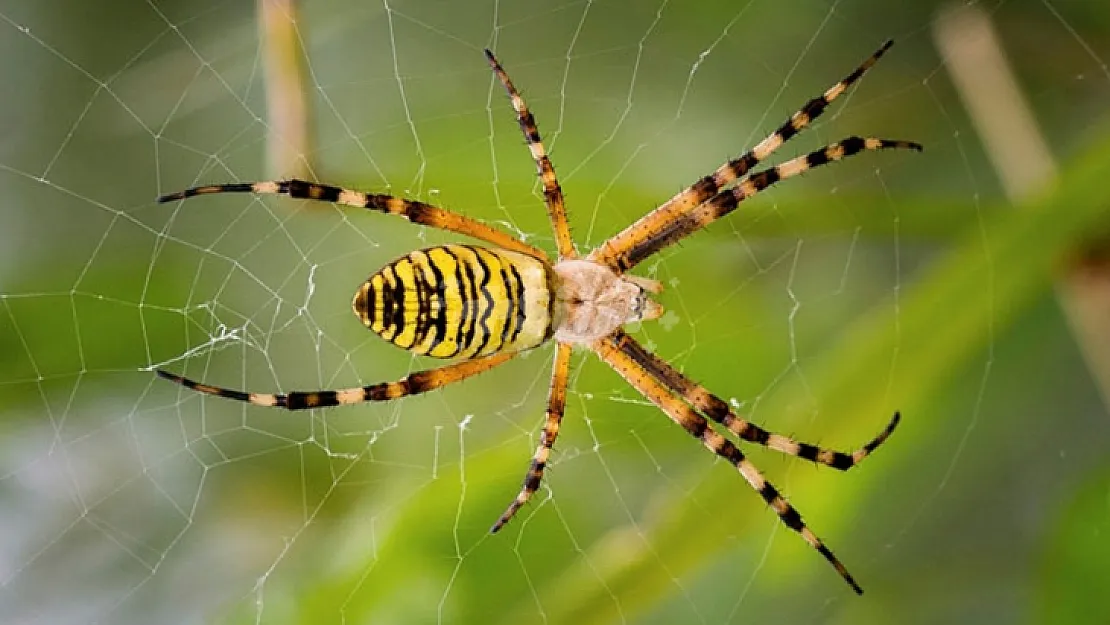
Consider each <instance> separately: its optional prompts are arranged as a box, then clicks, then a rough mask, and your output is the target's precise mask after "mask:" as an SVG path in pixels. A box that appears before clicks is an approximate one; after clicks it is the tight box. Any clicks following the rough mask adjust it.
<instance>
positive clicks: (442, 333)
mask: <svg viewBox="0 0 1110 625" xmlns="http://www.w3.org/2000/svg"><path fill="white" fill-rule="evenodd" d="M433 249H440V250H442V249H443V248H442V247H440V248H433ZM428 251H429V252H431V251H432V250H428ZM428 266H429V267H431V268H432V289H433V292H434V293H435V295H436V297H437V300H436V303H437V304H438V307H439V310H438V311H437V312H438V313H439V314H437V315H436V317H435V319H434V320H432V321H431V322H430V325H431V326H432V327H434V328H435V330H436V336H435V338H434V339H433V340H432V343H431V345H430V346H429V347H428V351H429V352H430V351H432V350H433V349H435V348H436V347H437V346H439V344H440V343H442V342H443V339H444V338H445V337H446V336H447V285H446V284H445V283H444V281H443V271H441V270H440V268H439V265H438V264H436V262H435V261H434V260H433V259H432V256H431V254H430V253H429V254H428Z"/></svg>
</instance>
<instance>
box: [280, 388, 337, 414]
mask: <svg viewBox="0 0 1110 625" xmlns="http://www.w3.org/2000/svg"><path fill="white" fill-rule="evenodd" d="M338 405H339V399H338V397H337V396H336V393H335V391H317V392H315V393H289V394H288V395H286V397H285V403H284V407H285V408H288V409H289V410H304V409H306V408H327V407H329V406H338Z"/></svg>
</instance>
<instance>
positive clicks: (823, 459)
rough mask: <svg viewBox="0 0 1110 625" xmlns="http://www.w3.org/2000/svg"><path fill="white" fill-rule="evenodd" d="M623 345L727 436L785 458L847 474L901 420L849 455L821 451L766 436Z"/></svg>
mask: <svg viewBox="0 0 1110 625" xmlns="http://www.w3.org/2000/svg"><path fill="white" fill-rule="evenodd" d="M624 341H625V343H624V351H625V353H627V354H629V356H630V357H632V358H633V359H634V360H635V361H636V362H637V363H639V365H640V366H641V367H642V368H643V369H644V370H645V371H646V372H647V373H648V374H650V375H651V377H653V378H655V379H656V380H658V381H659V382H660V383H662V384H663V385H664V386H666V387H667V388H669V389H670V390H671V392H673V393H675V394H677V395H679V396H681V397H682V398H683V399H684V400H686V402H687V403H689V404H690V405H691V406H693V407H694V409H695V410H697V411H698V412H701V413H702V414H704V415H705V416H707V417H709V418H710V419H712V420H713V421H714V422H716V423H720V424H721V425H723V426H725V427H726V428H728V430H729V431H730V432H732V433H733V434H735V435H736V436H737V437H739V438H740V439H741V440H745V441H748V442H751V443H755V444H757V445H762V446H764V447H768V448H770V449H774V450H775V451H780V452H782V453H784V454H789V455H791V456H797V457H799V458H803V459H805V460H810V461H812V462H817V463H820V464H823V465H826V466H830V467H832V468H834V469H840V470H841V471H847V470H848V469H851V468H852V467H854V466H856V465H857V464H859V463H860V462H863V459H864V458H866V457H867V456H869V455H870V454H871V452H872V451H874V450H875V448H876V447H878V446H879V445H881V444H883V442H884V441H886V439H887V438H889V437H890V434H891V432H893V431H894V428H895V427H897V425H898V422H899V420H901V416H900V414H899V413H897V412H895V413H894V418H893V419H891V420H890V423H888V424H887V426H886V428H884V429H883V431H882V432H880V433H879V435H878V436H876V437H875V438H873V439H871V440H870V441H869V442H868V443H867V444H866V445H864V446H863V447H861V448H859V449H857V450H856V451H854V452H852V453H850V454H847V453H844V452H840V451H835V450H832V449H823V448H821V447H817V446H816V445H811V444H809V443H802V442H799V441H796V440H794V439H792V438H789V437H786V436H783V435H781V434H775V433H773V432H768V431H767V430H764V429H763V428H761V427H760V426H758V425H756V424H754V423H752V422H750V421H748V420H747V419H744V418H743V417H739V416H737V415H736V414H735V413H734V412H732V409H731V408H730V407H729V405H728V403H726V402H725V401H724V400H722V399H721V398H720V397H717V396H716V395H714V394H712V393H710V392H709V391H708V390H707V389H706V388H705V387H704V386H701V385H700V384H698V383H697V382H694V381H693V380H691V379H690V378H688V377H686V376H685V375H683V374H682V372H680V371H678V370H677V369H675V368H674V367H672V366H671V365H670V364H668V363H667V362H665V361H664V360H663V359H661V358H659V357H658V356H656V355H655V354H653V353H651V352H649V351H648V350H646V349H644V348H643V346H642V345H640V344H639V343H638V342H637V341H636V340H634V339H633V338H632V337H630V336H627V335H626V336H625V337H624Z"/></svg>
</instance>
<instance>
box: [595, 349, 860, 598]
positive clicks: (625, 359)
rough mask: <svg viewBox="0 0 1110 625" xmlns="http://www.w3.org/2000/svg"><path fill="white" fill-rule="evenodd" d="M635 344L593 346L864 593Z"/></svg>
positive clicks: (794, 512) (756, 471)
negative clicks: (656, 372) (728, 465)
mask: <svg viewBox="0 0 1110 625" xmlns="http://www.w3.org/2000/svg"><path fill="white" fill-rule="evenodd" d="M633 345H634V342H633V341H632V339H631V338H630V337H629V336H628V335H626V334H624V333H623V332H622V331H620V330H617V331H616V332H614V333H613V334H611V335H610V336H608V337H606V338H604V339H600V340H598V341H597V342H595V343H594V344H592V345H591V348H592V349H593V350H594V351H595V352H597V354H598V356H600V357H601V359H602V360H604V361H605V362H606V363H608V364H609V366H610V367H612V368H613V369H614V370H615V371H616V372H617V373H619V374H620V375H621V377H623V378H624V379H625V380H627V381H628V383H629V384H631V385H632V386H633V387H634V388H635V389H636V390H638V391H639V392H640V393H641V394H642V395H643V396H644V397H646V398H647V399H648V400H650V401H651V402H652V403H653V404H655V405H656V406H658V407H659V408H660V409H661V410H663V412H665V413H667V416H669V417H670V418H671V420H673V421H674V422H675V423H677V424H678V425H680V426H682V428H683V429H684V430H686V431H687V432H688V433H689V434H690V435H691V436H693V437H694V438H696V439H698V440H700V441H701V443H702V445H704V446H705V447H706V448H707V449H709V450H710V451H712V452H713V453H715V454H717V455H718V456H720V457H721V458H724V459H725V460H727V461H728V462H729V463H731V464H732V465H733V466H734V467H736V470H737V471H739V472H740V475H742V476H743V477H744V479H745V480H747V482H748V484H750V485H751V487H752V488H754V489H755V490H756V492H758V493H759V495H760V496H761V497H762V498H763V500H764V501H766V502H767V505H769V506H771V508H773V509H774V510H775V513H776V514H778V515H779V519H781V520H782V522H783V524H785V525H786V526H787V527H789V528H790V529H792V530H794V531H795V532H798V533H799V534H801V535H802V538H804V539H805V541H806V542H807V543H809V544H810V545H811V546H812V547H813V548H814V549H816V550H817V551H818V552H819V553H820V554H821V555H822V556H824V557H825V559H826V560H828V561H829V563H830V564H832V566H833V568H835V569H836V572H837V573H839V574H840V576H841V577H842V578H844V581H846V582H847V583H848V585H849V586H851V587H852V590H854V591H855V592H856V593H858V594H863V589H861V588H860V587H859V584H857V583H856V581H855V580H854V579H852V576H851V575H850V574H849V573H848V570H847V569H846V568H845V567H844V565H843V564H841V563H840V560H837V558H836V556H835V555H833V552H832V551H830V550H829V548H828V547H826V546H825V543H823V542H821V539H820V538H818V537H817V535H816V534H814V533H813V531H812V530H810V529H809V527H808V526H806V524H805V522H804V521H802V516H801V514H799V513H798V511H797V510H796V509H794V507H793V506H791V505H790V503H789V502H787V501H786V499H784V498H783V496H782V495H780V494H779V492H778V490H777V489H776V488H775V487H774V486H772V485H771V483H770V482H768V481H767V479H766V478H764V477H763V474H762V473H760V471H759V469H757V468H756V467H755V465H754V464H752V462H751V461H750V460H748V459H747V457H746V456H745V455H744V452H742V451H740V449H739V448H738V447H736V445H734V444H733V443H732V442H731V441H729V440H728V439H727V438H725V437H724V436H722V435H720V434H719V433H717V432H716V431H715V430H714V429H713V428H712V427H710V425H709V422H708V421H706V420H705V417H702V416H701V415H699V414H698V413H696V412H694V410H693V409H691V408H690V406H688V405H686V403H685V402H683V401H682V400H681V399H679V398H678V397H676V396H675V395H674V394H673V393H672V392H671V391H670V390H669V389H668V388H667V387H666V386H665V385H664V384H662V383H661V382H660V381H659V380H657V379H656V378H655V376H654V375H653V373H652V371H651V369H650V368H649V366H650V363H645V362H641V361H640V360H639V359H638V356H639V351H638V350H637V349H635V348H634V347H633Z"/></svg>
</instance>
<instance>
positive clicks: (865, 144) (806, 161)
mask: <svg viewBox="0 0 1110 625" xmlns="http://www.w3.org/2000/svg"><path fill="white" fill-rule="evenodd" d="M886 149H908V150H915V151H917V152H920V151H922V150H923V149H924V148H922V147H921V144H919V143H915V142H913V141H896V140H891V139H875V138H873V137H868V138H863V137H848V138H847V139H843V140H841V141H838V142H836V143H833V144H830V145H827V146H825V147H823V148H821V149H820V150H815V151H813V152H810V153H809V154H806V155H805V156H799V157H797V158H793V159H790V160H789V161H786V162H785V163H782V164H780V165H777V166H775V167H772V168H770V169H764V170H762V171H757V172H755V173H753V174H751V175H749V176H748V177H747V178H744V179H743V180H741V181H740V183H739V184H737V185H736V186H735V187H733V188H731V189H726V190H724V191H721V192H720V193H718V194H717V195H715V196H713V197H712V198H711V199H710V200H708V201H706V202H704V203H702V204H701V205H699V206H698V207H696V208H694V209H693V210H691V211H689V212H687V213H684V214H682V215H679V216H678V217H676V218H675V219H674V220H673V221H671V222H669V223H667V224H666V225H665V226H664V227H663V228H662V229H660V230H658V231H657V232H655V233H654V234H652V235H651V236H648V237H646V238H644V239H640V240H638V241H635V242H633V243H632V245H631V246H630V247H629V248H628V249H626V250H624V251H622V252H621V253H620V254H619V255H618V257H617V262H618V264H620V265H621V266H629V267H632V266H635V265H636V264H637V263H639V262H640V261H642V260H644V259H645V258H647V257H649V256H651V255H652V254H655V253H656V252H658V251H660V250H662V249H664V248H666V247H668V246H670V245H672V244H674V243H677V242H678V241H680V240H682V239H684V238H686V237H687V236H689V235H691V234H693V233H694V232H697V231H698V230H701V229H702V228H704V227H706V226H708V225H709V224H711V223H713V222H714V221H716V220H717V219H719V218H721V217H723V216H725V215H727V214H729V213H731V212H732V211H733V210H735V209H736V206H737V205H738V204H739V203H740V202H742V201H744V200H746V199H748V198H749V197H751V196H753V195H755V194H756V193H759V192H760V191H762V190H764V189H766V188H767V187H770V186H771V185H773V184H775V183H777V182H780V181H783V180H786V179H787V178H793V177H794V176H797V175H799V174H801V173H804V172H806V171H809V170H810V169H813V168H814V167H820V166H822V165H827V164H829V163H833V162H836V161H839V160H841V159H843V158H846V157H848V156H852V155H853V154H858V153H860V152H864V151H870V150H886Z"/></svg>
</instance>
